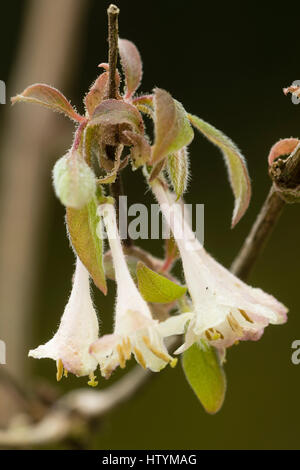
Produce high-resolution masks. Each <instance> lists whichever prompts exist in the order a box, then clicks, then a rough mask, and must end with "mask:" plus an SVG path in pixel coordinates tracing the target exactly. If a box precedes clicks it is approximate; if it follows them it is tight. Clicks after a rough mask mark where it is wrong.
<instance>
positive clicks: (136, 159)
mask: <svg viewBox="0 0 300 470" xmlns="http://www.w3.org/2000/svg"><path fill="white" fill-rule="evenodd" d="M123 134H125V136H126V137H127V138H128V139H129V141H130V142H131V143H132V144H133V147H132V149H131V158H132V161H133V166H134V169H137V168H139V167H140V166H142V165H144V164H145V163H147V162H148V161H149V160H150V157H151V147H150V145H149V143H148V142H147V140H146V139H145V137H144V136H142V135H141V134H136V133H135V132H131V131H124V132H123Z"/></svg>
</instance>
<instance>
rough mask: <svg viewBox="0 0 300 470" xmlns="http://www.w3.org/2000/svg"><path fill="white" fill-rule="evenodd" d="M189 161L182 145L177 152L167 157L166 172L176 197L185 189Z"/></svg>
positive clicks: (185, 149)
mask: <svg viewBox="0 0 300 470" xmlns="http://www.w3.org/2000/svg"><path fill="white" fill-rule="evenodd" d="M188 170H189V161H188V153H187V148H186V147H183V148H182V149H180V150H178V152H175V153H172V154H171V155H169V157H168V174H169V177H170V180H171V183H172V186H173V188H174V191H175V193H176V196H177V201H178V199H179V198H180V197H181V196H182V194H183V193H184V191H185V190H186V185H187V181H188Z"/></svg>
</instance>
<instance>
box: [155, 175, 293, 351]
mask: <svg viewBox="0 0 300 470" xmlns="http://www.w3.org/2000/svg"><path fill="white" fill-rule="evenodd" d="M152 190H153V192H154V194H155V196H156V198H157V200H158V202H159V204H160V207H161V211H162V213H163V215H164V217H165V219H166V221H167V224H168V225H169V227H170V229H171V230H172V232H173V235H174V238H175V240H176V243H177V245H178V248H179V251H180V255H181V259H182V265H183V270H184V275H185V280H186V283H187V286H188V290H189V293H190V296H191V299H192V304H193V308H192V312H191V313H190V314H184V316H181V315H179V317H173V318H170V319H169V320H167V321H166V322H165V325H164V328H166V329H167V330H169V331H170V330H171V329H172V330H174V333H182V332H183V331H184V329H186V338H185V343H184V344H183V345H182V346H181V347H180V348H179V349H178V350H177V351H176V353H180V352H183V351H184V350H186V349H187V348H189V347H190V346H191V345H192V344H193V343H194V342H196V341H198V340H199V339H203V338H204V339H206V340H207V341H209V342H211V343H212V345H213V346H215V347H217V348H219V349H220V350H224V348H227V347H229V346H231V345H232V344H234V343H236V342H237V341H239V340H258V339H259V338H260V337H261V335H262V334H263V331H264V328H265V327H266V326H267V325H268V324H269V323H271V324H281V323H284V322H285V321H286V314H287V309H286V307H285V306H284V305H282V304H281V303H280V302H278V301H277V300H276V299H275V298H274V297H272V296H271V295H269V294H266V293H265V292H263V291H262V290H261V289H258V288H253V287H250V286H248V285H247V284H245V283H244V282H242V281H241V280H240V279H238V278H237V277H236V276H234V275H233V274H231V273H230V272H229V271H228V270H227V269H225V268H224V267H223V266H221V265H220V264H219V263H218V262H217V261H215V260H214V259H213V258H212V257H211V256H210V255H209V254H208V253H207V252H206V251H205V249H204V248H203V246H202V244H201V243H200V242H199V241H198V240H197V238H196V237H195V234H194V233H193V231H192V230H191V228H190V225H189V223H188V221H187V220H186V218H185V217H184V214H183V208H182V205H180V204H178V203H175V202H174V197H173V195H172V194H171V193H170V192H169V191H168V190H166V189H164V187H163V186H162V184H161V183H159V182H154V183H153V184H152ZM180 317H181V318H182V321H181V320H180ZM187 320H189V323H188V324H186V322H187ZM185 326H187V328H185Z"/></svg>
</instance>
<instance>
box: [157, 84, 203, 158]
mask: <svg viewBox="0 0 300 470" xmlns="http://www.w3.org/2000/svg"><path fill="white" fill-rule="evenodd" d="M154 110H155V142H154V146H153V148H152V163H157V162H159V161H161V160H162V159H163V158H165V157H167V156H168V155H169V154H171V153H174V152H177V150H180V149H181V148H182V147H184V146H185V145H188V144H189V143H190V142H191V141H192V139H193V137H194V131H193V129H192V127H191V125H190V123H189V120H188V118H187V114H186V112H185V110H184V108H183V106H182V105H181V104H180V103H179V102H178V101H176V100H174V99H173V98H172V96H171V95H170V93H168V92H167V91H165V90H162V89H160V88H156V89H155V91H154Z"/></svg>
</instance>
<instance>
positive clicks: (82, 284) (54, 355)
mask: <svg viewBox="0 0 300 470" xmlns="http://www.w3.org/2000/svg"><path fill="white" fill-rule="evenodd" d="M98 336H99V325H98V319H97V315H96V312H95V309H94V306H93V302H92V299H91V295H90V285H89V273H88V271H87V270H86V268H85V267H84V265H83V264H82V263H81V261H80V259H79V258H77V261H76V269H75V274H74V282H73V287H72V292H71V295H70V298H69V301H68V303H67V305H66V307H65V311H64V313H63V315H62V318H61V321H60V325H59V328H58V330H57V332H56V333H55V335H54V336H53V338H52V339H50V341H48V342H47V343H46V344H43V345H41V346H39V347H38V348H36V349H33V350H31V351H29V356H31V357H34V358H36V359H42V358H50V359H54V360H55V361H56V362H57V380H60V379H61V377H62V375H63V372H65V375H67V373H68V372H71V373H72V374H75V375H76V376H77V377H81V376H85V375H87V376H89V377H90V382H89V385H96V384H97V383H96V382H95V380H94V379H95V377H94V371H95V369H96V368H97V366H98V363H97V361H96V359H95V358H94V357H93V356H91V354H90V353H89V347H90V345H91V343H93V342H94V341H96V339H97V338H98Z"/></svg>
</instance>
